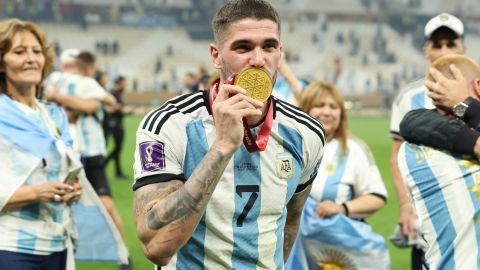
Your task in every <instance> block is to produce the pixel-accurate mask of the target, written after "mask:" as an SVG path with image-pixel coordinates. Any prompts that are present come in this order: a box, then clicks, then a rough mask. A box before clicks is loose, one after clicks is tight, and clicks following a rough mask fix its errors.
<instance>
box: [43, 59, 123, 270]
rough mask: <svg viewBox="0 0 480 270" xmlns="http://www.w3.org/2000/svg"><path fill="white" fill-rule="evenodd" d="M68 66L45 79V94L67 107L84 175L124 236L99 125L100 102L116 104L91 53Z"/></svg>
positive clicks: (101, 114)
mask: <svg viewBox="0 0 480 270" xmlns="http://www.w3.org/2000/svg"><path fill="white" fill-rule="evenodd" d="M70 52H71V51H70ZM64 60H65V59H64ZM69 60H71V59H69ZM62 66H63V67H64V68H65V67H66V66H67V65H66V64H65V63H64V64H63V65H62ZM67 70H68V72H66V73H60V74H55V75H54V77H53V78H52V79H51V81H47V86H46V88H47V91H46V92H45V96H46V98H47V99H48V100H50V101H53V102H56V103H58V104H60V105H62V106H63V107H65V108H67V109H69V110H70V113H69V121H70V122H71V124H73V126H74V128H73V132H72V133H74V134H75V135H74V136H73V138H74V141H75V144H76V145H77V149H78V151H79V153H80V156H81V158H82V163H83V165H84V168H85V174H86V176H87V179H88V181H89V182H90V183H91V184H92V187H93V188H94V189H95V192H96V193H97V195H98V196H99V197H100V200H101V202H102V204H103V205H104V206H105V208H106V209H107V211H108V214H109V215H110V216H111V217H112V220H113V222H114V223H115V226H116V227H117V229H118V231H119V232H120V234H121V236H122V239H124V240H125V236H124V230H123V224H122V220H121V218H120V215H119V214H118V211H117V209H116V208H115V204H114V202H113V199H112V193H111V190H110V185H109V183H108V179H107V175H106V172H105V161H104V155H105V154H106V144H105V137H104V134H103V128H102V118H103V110H102V104H103V103H104V104H107V105H110V106H115V105H116V101H115V98H114V97H113V96H112V95H111V94H110V93H108V92H107V91H105V89H103V87H102V86H101V85H100V84H99V83H98V82H97V81H95V79H93V78H92V77H91V76H93V75H94V72H95V57H94V55H93V54H91V53H89V52H86V51H85V52H79V53H78V55H76V56H75V59H74V62H73V63H72V65H68V69H67ZM120 269H122V270H123V269H130V266H129V265H125V264H123V265H120Z"/></svg>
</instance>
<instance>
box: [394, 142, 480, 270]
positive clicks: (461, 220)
mask: <svg viewBox="0 0 480 270" xmlns="http://www.w3.org/2000/svg"><path fill="white" fill-rule="evenodd" d="M398 163H399V168H400V172H401V174H402V178H403V179H404V181H405V184H406V187H407V189H408V192H409V194H410V196H411V198H412V202H413V204H414V207H415V210H416V213H417V215H418V218H419V221H420V231H421V232H422V237H423V238H424V239H425V241H426V242H427V245H428V248H427V251H426V253H425V257H426V260H427V263H428V265H429V267H430V269H480V254H479V251H480V249H479V245H480V241H479V240H480V239H479V238H480V223H479V221H480V219H479V211H480V205H479V202H478V199H479V198H480V196H479V195H480V193H479V192H480V187H479V186H480V166H479V164H478V161H477V160H469V159H463V158H462V157H456V156H452V155H451V154H449V153H447V152H441V151H439V150H435V149H433V148H429V147H426V146H418V145H415V144H410V143H403V144H402V146H401V148H400V152H399V156H398Z"/></svg>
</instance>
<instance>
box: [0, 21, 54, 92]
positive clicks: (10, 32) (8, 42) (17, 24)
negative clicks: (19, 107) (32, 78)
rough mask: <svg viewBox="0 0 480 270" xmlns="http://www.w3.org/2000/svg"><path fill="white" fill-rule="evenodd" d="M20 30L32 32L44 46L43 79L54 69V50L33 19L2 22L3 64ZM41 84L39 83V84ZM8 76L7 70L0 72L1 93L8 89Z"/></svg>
mask: <svg viewBox="0 0 480 270" xmlns="http://www.w3.org/2000/svg"><path fill="white" fill-rule="evenodd" d="M20 32H30V33H32V34H33V35H34V36H35V37H36V38H37V39H38V42H39V43H40V46H41V47H42V53H43V56H44V57H45V64H44V66H43V70H42V81H43V80H44V79H45V78H46V77H47V76H48V74H50V72H51V71H52V69H53V61H54V56H53V51H52V45H51V44H50V43H48V40H47V35H46V34H45V32H44V31H43V30H42V29H41V28H40V27H39V26H38V25H36V24H35V23H33V22H31V21H22V20H19V19H9V20H6V21H3V22H1V23H0V60H1V64H2V65H3V57H4V56H5V54H6V53H7V52H8V51H9V50H10V49H11V47H12V39H13V36H15V34H17V33H20ZM38 86H39V85H38ZM6 88H7V78H6V76H5V72H0V93H6V91H7V89H6Z"/></svg>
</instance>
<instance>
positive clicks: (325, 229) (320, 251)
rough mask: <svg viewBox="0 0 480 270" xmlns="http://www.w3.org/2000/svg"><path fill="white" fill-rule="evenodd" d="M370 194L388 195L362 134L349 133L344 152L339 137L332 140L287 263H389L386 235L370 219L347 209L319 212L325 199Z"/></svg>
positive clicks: (295, 267)
mask: <svg viewBox="0 0 480 270" xmlns="http://www.w3.org/2000/svg"><path fill="white" fill-rule="evenodd" d="M368 194H374V195H376V196H378V197H380V198H383V199H386V197H387V191H386V189H385V186H384V184H383V181H382V178H381V176H380V172H379V170H378V167H377V165H376V164H375V160H374V159H373V156H372V154H371V152H370V150H369V149H368V147H367V146H366V145H365V144H364V143H363V142H362V141H360V140H359V139H356V138H353V137H349V138H347V149H346V153H345V154H344V155H343V156H341V147H340V142H339V141H338V140H337V139H332V140H331V141H329V142H328V143H327V145H326V146H325V151H324V154H323V157H322V163H321V164H320V167H319V169H318V174H317V177H316V178H315V181H314V182H313V186H312V190H311V192H310V197H309V199H308V200H307V202H306V204H305V207H304V209H303V213H302V220H301V223H300V229H299V233H298V236H297V239H296V241H295V244H294V246H293V248H292V253H291V254H290V257H289V259H288V261H287V264H286V266H287V267H286V269H288V270H301V269H318V267H319V265H322V266H323V269H327V268H328V267H332V268H334V266H335V265H336V266H337V267H340V268H341V269H390V260H389V255H388V249H387V245H386V243H385V239H384V238H383V237H382V236H381V235H378V234H376V233H374V232H372V229H371V227H370V225H368V224H367V223H365V222H362V221H358V220H355V219H352V218H349V217H346V216H344V215H331V216H329V217H325V218H319V217H318V214H317V213H316V209H317V205H318V203H319V202H321V201H326V200H331V201H334V202H335V203H337V204H342V203H344V202H347V201H351V200H353V199H356V198H358V197H360V196H363V195H368ZM345 239H348V241H345ZM320 268H321V267H320Z"/></svg>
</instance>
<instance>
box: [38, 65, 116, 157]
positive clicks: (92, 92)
mask: <svg viewBox="0 0 480 270" xmlns="http://www.w3.org/2000/svg"><path fill="white" fill-rule="evenodd" d="M51 85H53V86H55V87H56V89H57V91H59V92H60V93H61V94H64V95H69V96H78V97H81V98H89V99H96V100H98V101H100V102H102V101H103V100H104V99H105V96H106V94H107V92H106V91H105V89H104V88H103V87H102V86H101V85H100V84H98V82H97V81H95V79H93V78H90V77H87V76H81V75H76V74H70V73H66V72H54V73H53V74H52V75H50V76H49V78H48V79H47V82H46V84H45V88H46V89H47V91H48V87H50V86H51ZM102 120H103V111H102V109H98V110H97V111H96V112H95V113H93V114H84V113H81V114H79V117H78V120H77V122H76V123H75V124H74V125H73V126H72V128H71V133H72V138H73V139H74V142H75V146H74V148H75V149H78V150H79V152H80V153H81V155H82V157H87V158H88V157H93V156H98V155H105V153H106V147H105V145H106V143H105V137H104V134H103V127H102Z"/></svg>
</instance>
